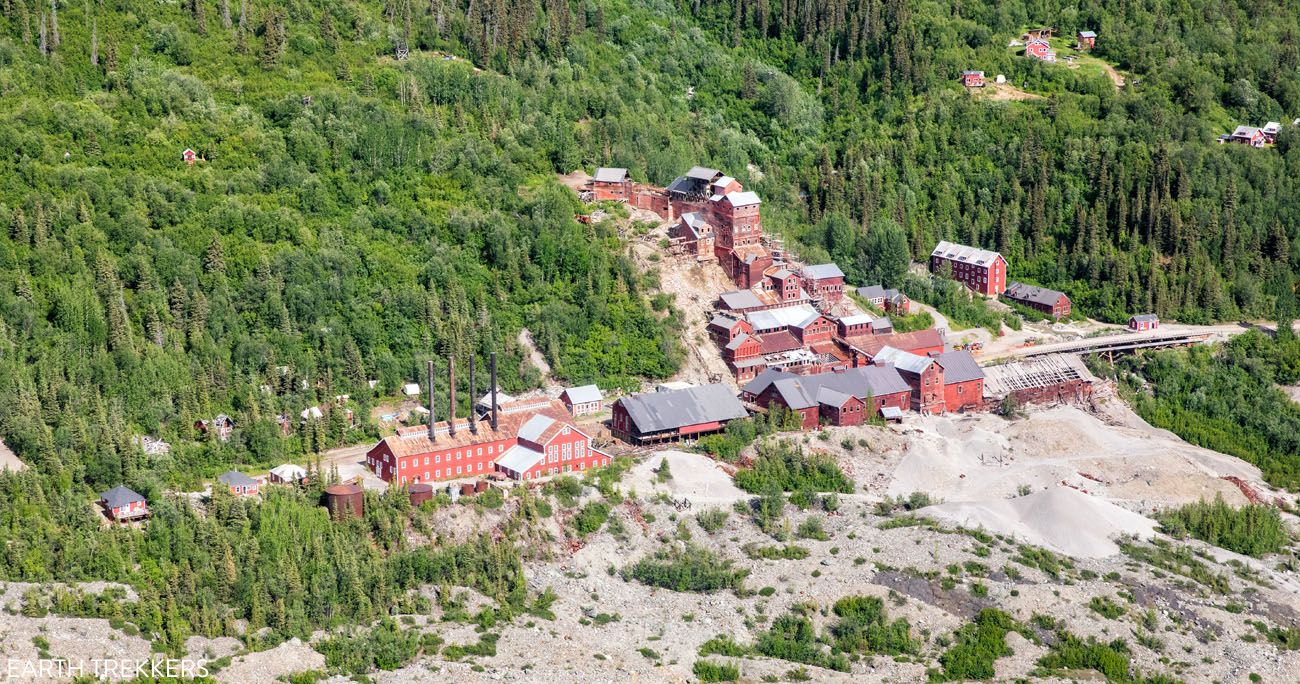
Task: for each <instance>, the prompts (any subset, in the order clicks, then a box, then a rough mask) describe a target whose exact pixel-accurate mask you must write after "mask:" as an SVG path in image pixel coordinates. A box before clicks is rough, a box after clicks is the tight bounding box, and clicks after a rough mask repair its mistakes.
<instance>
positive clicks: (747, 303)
mask: <svg viewBox="0 0 1300 684" xmlns="http://www.w3.org/2000/svg"><path fill="white" fill-rule="evenodd" d="M718 298H719V299H721V300H722V303H723V305H725V306H726V307H727V308H728V309H753V308H755V307H760V306H763V302H762V301H760V300H759V298H758V295H756V294H754V293H753V292H752V291H750V290H736V291H735V292H723V293H722V294H721V295H719V297H718Z"/></svg>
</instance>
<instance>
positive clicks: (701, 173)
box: [686, 166, 722, 183]
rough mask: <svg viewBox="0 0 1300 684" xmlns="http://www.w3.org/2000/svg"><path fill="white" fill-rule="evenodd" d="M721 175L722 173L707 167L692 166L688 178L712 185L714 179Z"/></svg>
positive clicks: (687, 174) (687, 173)
mask: <svg viewBox="0 0 1300 684" xmlns="http://www.w3.org/2000/svg"><path fill="white" fill-rule="evenodd" d="M721 174H722V172H721V171H719V170H717V169H710V168H708V167H707V166H692V167H691V170H690V171H687V172H686V177H687V178H693V179H695V180H702V181H706V182H710V183H711V182H713V179H714V178H717V177H718V176H719V175H721Z"/></svg>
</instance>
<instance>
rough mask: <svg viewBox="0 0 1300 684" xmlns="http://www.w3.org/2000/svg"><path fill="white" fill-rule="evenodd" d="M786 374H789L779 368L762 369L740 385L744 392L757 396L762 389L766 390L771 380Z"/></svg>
mask: <svg viewBox="0 0 1300 684" xmlns="http://www.w3.org/2000/svg"><path fill="white" fill-rule="evenodd" d="M787 375H790V374H789V373H786V372H785V371H783V370H781V369H779V368H769V369H767V370H765V371H763V372H762V373H759V374H758V375H756V376H754V379H753V380H750V381H749V382H748V383H746V384H745V386H744V387H742V388H741V389H742V390H744V391H745V393H747V394H753V395H755V396H758V395H760V394H762V393H763V391H764V390H766V389H767V388H768V387H769V386H770V385H771V384H772V383H773V382H776V381H777V380H780V379H781V378H783V377H786V376H787Z"/></svg>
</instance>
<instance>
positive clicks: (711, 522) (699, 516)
mask: <svg viewBox="0 0 1300 684" xmlns="http://www.w3.org/2000/svg"><path fill="white" fill-rule="evenodd" d="M727 517H728V516H727V512H726V511H724V510H722V509H721V508H710V509H709V510H707V511H700V512H699V513H696V514H695V522H696V524H698V525H699V526H700V529H702V530H704V531H705V532H708V533H709V534H715V533H716V532H717V531H718V530H721V529H722V528H723V526H724V525H726V524H727Z"/></svg>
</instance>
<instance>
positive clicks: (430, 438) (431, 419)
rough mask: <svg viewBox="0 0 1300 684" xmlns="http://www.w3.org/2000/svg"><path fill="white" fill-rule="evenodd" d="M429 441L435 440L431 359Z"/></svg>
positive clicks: (431, 360) (430, 363)
mask: <svg viewBox="0 0 1300 684" xmlns="http://www.w3.org/2000/svg"><path fill="white" fill-rule="evenodd" d="M428 382H429V441H430V442H432V441H435V439H436V435H435V434H434V430H433V421H434V420H435V419H434V417H433V359H429V381H428Z"/></svg>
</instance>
